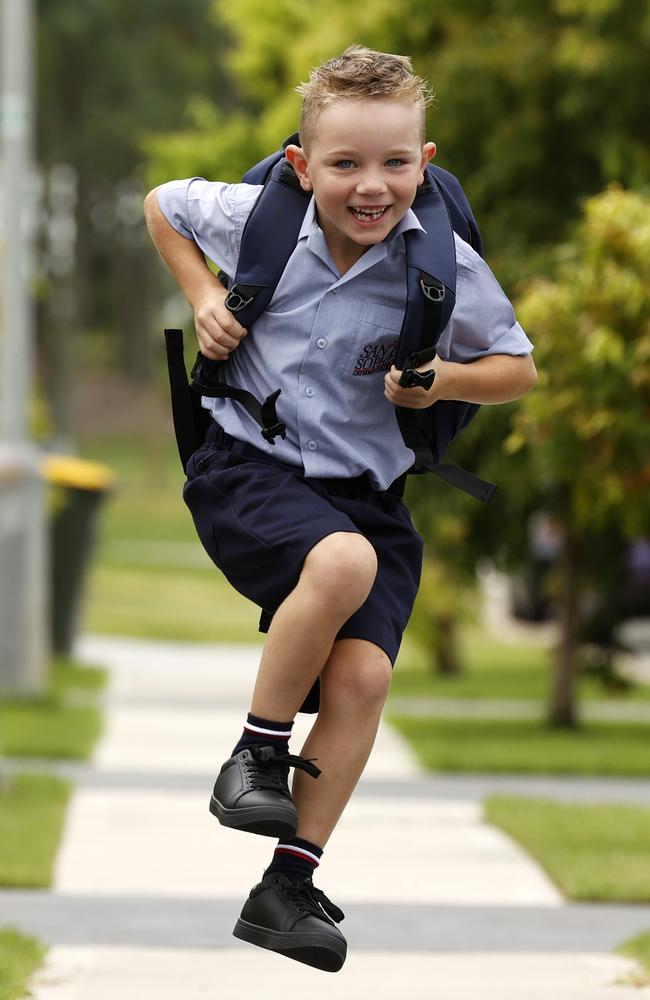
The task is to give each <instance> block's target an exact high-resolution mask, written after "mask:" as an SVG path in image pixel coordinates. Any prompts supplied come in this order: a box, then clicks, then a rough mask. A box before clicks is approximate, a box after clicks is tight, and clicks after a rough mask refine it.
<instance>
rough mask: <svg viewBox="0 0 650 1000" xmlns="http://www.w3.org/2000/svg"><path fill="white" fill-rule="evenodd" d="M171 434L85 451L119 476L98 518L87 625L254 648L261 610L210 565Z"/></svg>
mask: <svg viewBox="0 0 650 1000" xmlns="http://www.w3.org/2000/svg"><path fill="white" fill-rule="evenodd" d="M175 449H176V445H175V443H174V440H173V437H172V435H171V434H169V435H167V436H165V437H164V438H162V437H156V438H152V437H151V436H149V437H146V438H144V437H143V438H135V439H134V438H130V439H128V440H126V439H124V438H123V437H116V436H112V437H107V438H102V439H98V440H94V441H92V442H86V444H85V446H84V449H83V450H84V452H85V453H86V455H87V456H88V457H90V458H93V459H95V460H97V461H101V462H104V463H105V464H107V465H109V466H110V467H111V468H112V469H114V471H115V472H116V474H117V477H118V484H117V486H116V489H115V490H114V492H113V493H112V495H111V496H110V497H109V498H108V500H107V502H106V504H105V506H104V508H103V510H102V512H101V520H100V531H99V536H100V544H99V546H98V551H97V553H96V557H95V560H94V564H93V568H92V572H91V574H90V580H89V587H88V593H87V594H86V595H85V596H86V600H85V605H84V611H85V613H84V627H85V628H86V629H88V630H90V631H93V632H99V633H105V634H109V635H129V636H137V637H151V638H158V639H180V640H186V641H205V642H219V641H221V642H256V641H258V639H259V634H258V632H257V623H258V620H259V611H258V609H257V608H255V606H254V605H252V604H251V603H250V602H249V601H247V600H246V599H245V598H243V597H241V596H240V595H239V594H238V593H237V592H236V591H234V590H233V588H232V587H231V586H230V584H228V583H227V581H226V580H225V578H224V577H223V576H222V575H221V573H220V572H219V571H218V570H217V569H216V568H215V567H214V566H213V565H212V563H211V562H210V560H209V558H208V557H207V555H205V553H204V552H203V549H202V547H201V544H200V542H199V540H198V538H197V537H196V532H195V530H194V525H193V523H192V518H191V516H190V513H189V511H188V509H187V507H186V506H185V504H184V503H183V499H182V484H183V479H184V477H183V474H182V471H181V468H180V463H179V460H178V456H177V454H176V450H175Z"/></svg>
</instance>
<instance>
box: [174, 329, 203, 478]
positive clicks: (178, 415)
mask: <svg viewBox="0 0 650 1000" xmlns="http://www.w3.org/2000/svg"><path fill="white" fill-rule="evenodd" d="M165 349H166V354H167V371H168V373H169V387H170V390H171V400H172V418H173V421H174V434H175V436H176V444H177V446H178V454H179V455H180V459H181V463H182V465H183V468H185V466H186V465H187V463H188V461H189V459H190V456H191V455H192V454H193V453H194V452H195V451H196V449H197V448H198V447H199V446H200V444H201V442H202V440H203V435H204V433H205V428H206V426H207V424H208V420H209V416H208V413H207V411H206V410H204V409H203V408H202V406H201V400H200V399H199V397H198V396H194V394H193V393H192V392H190V386H189V383H188V381H187V370H186V368H185V359H184V357H183V331H182V330H165Z"/></svg>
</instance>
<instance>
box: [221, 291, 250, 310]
mask: <svg viewBox="0 0 650 1000" xmlns="http://www.w3.org/2000/svg"><path fill="white" fill-rule="evenodd" d="M250 291H251V290H250V288H248V287H247V286H246V285H233V286H232V288H231V289H230V291H229V292H228V294H227V295H226V309H229V310H230V312H231V313H236V312H239V310H240V309H243V308H244V307H245V306H249V305H250V304H251V302H252V301H253V299H254V298H255V292H253V293H252V294H250Z"/></svg>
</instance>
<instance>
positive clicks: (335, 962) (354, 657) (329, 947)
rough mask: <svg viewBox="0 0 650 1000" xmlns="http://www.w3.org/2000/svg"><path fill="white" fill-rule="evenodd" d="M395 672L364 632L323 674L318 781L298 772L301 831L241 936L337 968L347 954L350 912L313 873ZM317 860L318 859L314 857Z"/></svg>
mask: <svg viewBox="0 0 650 1000" xmlns="http://www.w3.org/2000/svg"><path fill="white" fill-rule="evenodd" d="M391 676H392V669H391V663H390V660H389V658H388V656H387V655H386V654H385V653H384V652H383V650H382V649H380V648H379V647H378V646H376V645H375V644H374V643H372V642H368V641H366V640H364V639H341V640H339V641H337V642H335V643H334V646H333V649H332V652H331V654H330V656H329V658H328V660H327V664H326V665H325V667H324V669H323V671H322V673H321V675H320V682H321V688H320V710H319V714H318V718H317V720H316V722H315V723H314V726H313V727H312V730H311V732H310V734H309V736H308V738H307V742H306V743H305V746H304V748H303V750H302V753H303V754H304V755H309V756H314V757H317V758H318V763H319V765H320V767H321V768H322V774H321V777H320V778H319V780H318V782H313V781H310V779H309V778H307V779H306V780H305V776H304V775H303V774H302V773H300V772H296V774H295V778H294V783H293V797H294V801H295V803H296V806H297V808H298V816H299V827H298V837H296V838H294V839H292V840H291V841H290V842H289V844H283V845H281V846H280V847H279V848H278V849H277V850H276V853H275V855H274V859H273V862H272V864H271V866H270V867H269V869H267V871H266V872H265V875H264V878H263V879H262V881H261V882H260V883H259V884H258V885H257V886H255V887H254V888H253V889H252V890H251V894H250V896H249V898H248V900H247V901H246V903H245V904H244V908H243V910H242V913H241V916H240V918H239V920H238V921H237V923H236V925H235V930H234V934H235V936H236V937H239V938H242V939H243V940H244V941H249V942H250V943H252V944H256V945H259V946H261V947H263V948H270V949H271V950H273V951H276V952H279V953H280V954H284V955H287V956H288V957H290V958H294V959H297V960H298V961H300V962H306V963H307V964H308V965H313V966H316V967H317V968H320V969H327V970H329V971H331V972H335V971H337V970H338V969H340V968H341V966H342V965H343V962H344V961H345V956H346V953H347V945H346V941H345V938H344V937H343V935H342V934H341V932H340V931H339V930H338V928H337V927H336V926H335V923H338V922H339V921H340V920H342V919H343V913H342V911H341V910H339V908H338V907H337V906H335V905H334V904H333V903H332V902H331V901H330V900H329V899H328V898H327V896H325V894H324V893H323V892H321V890H319V889H316V888H315V887H314V885H313V883H312V882H311V878H310V875H311V873H312V871H313V867H315V866H316V865H317V864H318V858H319V857H320V855H321V853H322V850H321V848H322V846H323V845H324V844H325V843H326V841H327V839H328V838H329V836H330V833H331V832H332V830H333V829H334V827H335V825H336V823H337V821H338V819H339V817H340V815H341V813H342V812H343V809H344V808H345V805H346V803H347V801H348V799H349V797H350V795H351V794H352V792H353V790H354V788H355V786H356V784H357V781H358V780H359V777H360V775H361V772H362V771H363V768H364V766H365V764H366V761H367V759H368V756H369V754H370V751H371V749H372V745H373V743H374V740H375V735H376V732H377V725H378V722H379V717H380V714H381V709H382V706H383V704H384V701H385V699H386V695H387V693H388V689H389V687H390V679H391ZM307 859H311V860H307Z"/></svg>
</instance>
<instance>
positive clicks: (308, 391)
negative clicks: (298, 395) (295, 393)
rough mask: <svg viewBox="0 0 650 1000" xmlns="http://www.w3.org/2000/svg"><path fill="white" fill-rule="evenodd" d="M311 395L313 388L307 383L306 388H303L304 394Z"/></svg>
mask: <svg viewBox="0 0 650 1000" xmlns="http://www.w3.org/2000/svg"><path fill="white" fill-rule="evenodd" d="M313 395H314V390H313V389H312V387H311V386H310V385H308V386H307V388H306V389H305V396H313Z"/></svg>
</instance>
